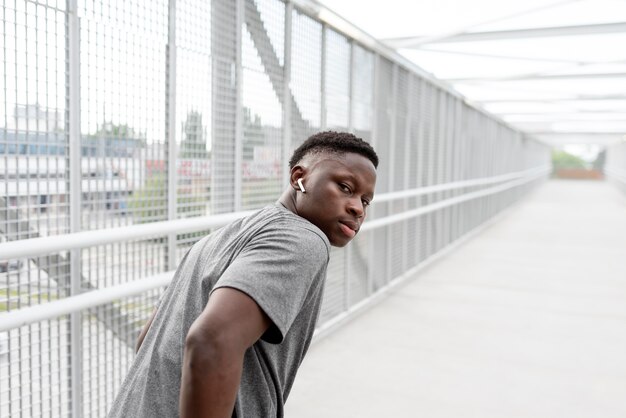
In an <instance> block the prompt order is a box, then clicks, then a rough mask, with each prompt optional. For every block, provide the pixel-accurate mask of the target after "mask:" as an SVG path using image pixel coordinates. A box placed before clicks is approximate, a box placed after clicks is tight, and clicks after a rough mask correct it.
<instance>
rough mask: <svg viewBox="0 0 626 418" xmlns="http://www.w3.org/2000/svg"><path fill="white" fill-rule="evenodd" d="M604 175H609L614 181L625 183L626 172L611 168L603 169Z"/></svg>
mask: <svg viewBox="0 0 626 418" xmlns="http://www.w3.org/2000/svg"><path fill="white" fill-rule="evenodd" d="M604 173H605V174H609V175H610V176H611V177H613V178H615V179H616V180H619V181H621V182H622V183H626V170H621V169H619V168H611V167H604Z"/></svg>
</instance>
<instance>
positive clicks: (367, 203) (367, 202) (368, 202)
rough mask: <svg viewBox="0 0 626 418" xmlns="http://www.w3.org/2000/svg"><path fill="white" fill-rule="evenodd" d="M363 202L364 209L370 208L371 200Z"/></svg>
mask: <svg viewBox="0 0 626 418" xmlns="http://www.w3.org/2000/svg"><path fill="white" fill-rule="evenodd" d="M361 202H362V203H363V207H364V208H366V207H368V206H369V205H370V204H371V202H370V201H369V200H366V199H363V200H361Z"/></svg>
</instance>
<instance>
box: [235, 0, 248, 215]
mask: <svg viewBox="0 0 626 418" xmlns="http://www.w3.org/2000/svg"><path fill="white" fill-rule="evenodd" d="M244 1H245V0H236V5H235V8H236V10H235V13H236V15H237V16H236V18H235V20H236V22H237V23H236V24H237V29H236V30H237V35H236V36H237V40H236V44H237V46H236V48H237V51H236V53H235V83H237V84H236V93H235V94H236V99H235V101H236V106H235V196H234V198H235V211H236V212H238V211H240V210H241V207H242V195H241V193H242V190H243V188H242V182H243V180H242V176H243V170H242V163H243V161H242V160H243V57H242V54H243V47H242V38H243V24H244V22H245V15H244V14H245V12H246V11H245V3H244Z"/></svg>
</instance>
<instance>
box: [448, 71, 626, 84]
mask: <svg viewBox="0 0 626 418" xmlns="http://www.w3.org/2000/svg"><path fill="white" fill-rule="evenodd" d="M581 78H582V79H596V78H602V79H607V78H626V73H587V74H574V73H571V74H527V75H518V76H512V77H471V78H442V80H445V81H447V82H448V83H482V82H502V81H520V80H566V79H581Z"/></svg>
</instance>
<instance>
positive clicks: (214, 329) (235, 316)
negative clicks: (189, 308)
mask: <svg viewBox="0 0 626 418" xmlns="http://www.w3.org/2000/svg"><path fill="white" fill-rule="evenodd" d="M271 324H272V322H271V320H270V319H269V317H268V316H267V315H266V314H265V312H263V310H262V309H261V308H260V307H259V306H258V305H257V303H256V302H255V301H254V300H253V299H252V298H251V297H250V296H248V295H247V294H245V293H243V292H241V291H239V290H236V289H233V288H228V287H223V288H219V289H216V290H214V291H213V293H212V294H211V297H210V298H209V302H208V303H207V306H206V307H205V309H204V310H203V311H202V313H201V314H200V316H199V317H198V318H197V319H196V320H195V321H194V323H193V324H192V325H191V328H190V329H189V333H188V334H187V337H186V339H185V352H184V357H183V369H182V379H181V388H180V416H181V418H190V417H203V418H214V417H219V418H227V417H231V416H232V413H233V408H234V405H235V399H236V397H237V391H238V389H239V383H240V380H241V372H242V367H243V357H244V354H245V351H246V350H247V349H248V348H249V347H250V346H252V345H253V344H254V343H255V342H256V341H257V340H258V339H259V338H261V336H262V335H263V333H264V332H265V331H266V330H267V329H268V328H269V327H270V325H271Z"/></svg>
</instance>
